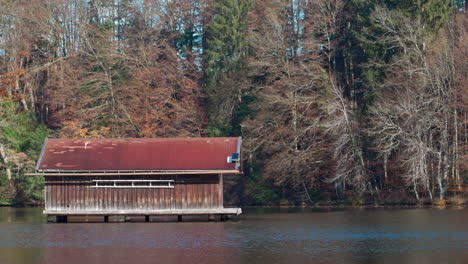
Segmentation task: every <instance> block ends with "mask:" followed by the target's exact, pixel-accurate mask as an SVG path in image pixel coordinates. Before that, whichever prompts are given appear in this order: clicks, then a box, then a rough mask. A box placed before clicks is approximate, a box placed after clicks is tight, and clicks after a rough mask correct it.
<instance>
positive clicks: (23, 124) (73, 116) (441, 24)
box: [0, 0, 468, 206]
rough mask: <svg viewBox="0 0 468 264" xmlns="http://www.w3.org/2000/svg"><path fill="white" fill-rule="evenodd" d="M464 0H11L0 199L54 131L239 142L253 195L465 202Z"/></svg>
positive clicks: (467, 50)
mask: <svg viewBox="0 0 468 264" xmlns="http://www.w3.org/2000/svg"><path fill="white" fill-rule="evenodd" d="M467 5H468V4H467V1H454V0H410V1H408V0H135V1H131V0H0V205H1V204H4V205H7V204H13V205H26V204H40V203H41V201H42V199H43V184H44V180H43V179H42V178H41V177H26V176H24V174H25V173H28V172H32V171H33V170H34V167H35V162H36V160H37V158H38V155H39V152H40V149H41V146H42V143H43V141H44V139H45V138H46V137H49V138H120V137H208V136H210V137H219V136H242V138H243V140H244V144H243V169H244V174H243V175H241V176H228V177H225V181H226V182H225V188H226V192H227V194H226V198H225V199H226V200H227V201H229V203H231V204H238V205H354V206H359V205H419V204H421V205H430V204H438V205H443V204H463V203H467V198H466V193H467V190H468V185H467V182H468V170H467V169H468V117H467V110H468V103H467V102H468V100H467V99H468V79H467V78H468V77H467V76H468V66H467V62H468V59H467V55H468V34H467V30H468V16H467Z"/></svg>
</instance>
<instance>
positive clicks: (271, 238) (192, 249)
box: [0, 207, 468, 264]
mask: <svg viewBox="0 0 468 264" xmlns="http://www.w3.org/2000/svg"><path fill="white" fill-rule="evenodd" d="M41 211H42V209H40V208H22V209H15V208H1V207H0V263H1V264H4V263H5V264H10V263H11V264H16V263H28V264H29V263H31V264H34V263H51V264H54V263H60V264H63V263H67V264H71V263H79V264H93V263H126V264H127V263H140V264H142V263H184V264H186V263H288V264H293V263H397V264H403V263H468V209H440V210H439V209H352V210H351V209H347V210H311V209H309V210H302V209H286V210H285V209H283V210H280V209H256V210H244V211H246V213H245V214H244V215H242V216H240V217H237V218H236V219H237V220H236V221H230V222H183V223H87V224H78V223H69V224H47V223H46V222H45V218H44V217H43V215H42V213H41Z"/></svg>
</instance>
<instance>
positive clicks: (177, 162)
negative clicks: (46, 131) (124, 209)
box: [36, 137, 241, 172]
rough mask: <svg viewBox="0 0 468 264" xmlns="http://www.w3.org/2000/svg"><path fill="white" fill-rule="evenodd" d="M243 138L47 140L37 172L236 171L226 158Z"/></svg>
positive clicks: (234, 166) (237, 148)
mask: <svg viewBox="0 0 468 264" xmlns="http://www.w3.org/2000/svg"><path fill="white" fill-rule="evenodd" d="M240 144H241V138H228V137H223V138H144V139H143V138H131V139H130V138H124V139H48V140H46V142H45V143H44V147H43V150H42V153H41V156H40V158H39V161H38V164H37V167H36V170H37V171H40V172H55V171H65V172H69V171H78V172H79V171H105V170H107V171H179V170H180V171H198V170H202V171H205V170H236V164H234V163H228V161H227V158H228V156H231V155H232V154H233V153H236V152H239V151H240Z"/></svg>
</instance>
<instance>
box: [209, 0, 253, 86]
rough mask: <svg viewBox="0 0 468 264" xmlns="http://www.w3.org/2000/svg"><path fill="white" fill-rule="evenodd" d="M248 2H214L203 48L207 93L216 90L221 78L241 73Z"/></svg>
mask: <svg viewBox="0 0 468 264" xmlns="http://www.w3.org/2000/svg"><path fill="white" fill-rule="evenodd" d="M251 4H252V1H251V0H216V1H215V3H214V8H215V10H216V11H215V15H214V17H213V20H212V23H211V24H210V25H209V26H208V28H207V33H206V47H205V54H206V58H205V75H206V79H207V85H206V91H207V92H208V93H210V92H213V91H214V90H215V89H216V85H217V82H218V80H219V78H220V75H222V74H224V73H231V72H235V71H237V70H239V69H240V67H241V65H242V62H243V58H244V57H245V55H246V51H247V44H246V42H245V32H246V31H247V13H248V11H249V9H250V6H251Z"/></svg>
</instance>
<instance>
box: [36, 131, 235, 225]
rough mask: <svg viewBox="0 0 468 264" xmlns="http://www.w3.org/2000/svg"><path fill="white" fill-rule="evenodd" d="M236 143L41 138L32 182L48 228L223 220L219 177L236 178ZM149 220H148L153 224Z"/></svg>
mask: <svg viewBox="0 0 468 264" xmlns="http://www.w3.org/2000/svg"><path fill="white" fill-rule="evenodd" d="M241 141H242V140H241V138H240V137H239V138H156V139H141V138H138V139H136V138H131V139H130V138H127V139H46V141H45V142H44V146H43V148H42V152H41V155H40V157H39V160H38V162H37V166H36V172H35V173H32V174H29V175H30V176H44V177H45V210H44V214H46V215H48V216H49V217H48V219H49V221H50V220H52V219H54V218H55V219H54V220H56V221H57V222H66V221H67V219H68V217H69V216H82V217H87V216H100V217H103V220H104V221H105V222H107V221H109V217H113V216H139V217H144V220H145V221H150V217H155V216H162V215H164V216H169V215H172V216H177V217H176V219H178V221H182V217H184V216H186V215H191V216H193V215H199V216H201V215H204V216H207V217H208V218H209V219H214V218H215V217H216V216H218V217H217V218H221V219H225V218H226V217H229V216H230V215H237V214H240V213H241V209H240V208H224V206H223V175H229V174H240V173H242V170H241V163H240V157H241V143H242V142H241ZM151 221H152V220H151Z"/></svg>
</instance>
